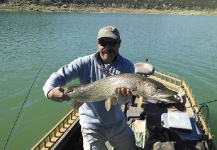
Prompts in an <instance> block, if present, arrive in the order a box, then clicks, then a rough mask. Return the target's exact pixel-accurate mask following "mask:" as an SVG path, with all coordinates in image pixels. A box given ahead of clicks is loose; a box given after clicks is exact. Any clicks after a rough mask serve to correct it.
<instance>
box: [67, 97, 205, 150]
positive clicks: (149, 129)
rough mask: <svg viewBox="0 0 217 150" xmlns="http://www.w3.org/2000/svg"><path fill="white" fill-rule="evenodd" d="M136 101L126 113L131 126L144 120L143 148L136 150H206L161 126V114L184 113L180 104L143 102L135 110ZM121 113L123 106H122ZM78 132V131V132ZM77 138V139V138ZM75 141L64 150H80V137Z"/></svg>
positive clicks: (110, 149)
mask: <svg viewBox="0 0 217 150" xmlns="http://www.w3.org/2000/svg"><path fill="white" fill-rule="evenodd" d="M137 102H138V99H137V98H136V100H135V101H134V102H133V104H132V103H131V106H130V107H129V109H128V110H127V111H126V117H127V118H128V124H129V125H130V124H132V123H133V122H135V121H136V120H146V131H145V132H146V133H145V136H146V140H145V141H146V143H145V146H144V147H138V150H142V149H145V150H153V149H155V150H157V149H159V150H173V149H174V150H175V149H177V150H192V149H199V150H206V149H208V148H207V145H206V142H205V141H203V140H191V141H189V140H184V139H182V138H181V137H180V136H179V135H178V134H177V133H176V132H174V131H173V130H170V129H167V128H165V127H163V126H162V118H161V117H162V114H164V113H167V112H168V111H172V112H185V111H186V110H185V106H184V105H183V104H182V103H170V104H167V103H150V102H143V104H142V106H141V108H140V109H138V108H137ZM122 109H123V111H124V110H125V106H124V105H123V106H122ZM79 132H80V131H79ZM78 137H79V138H78ZM76 138H77V141H76V142H73V143H71V145H68V148H65V150H68V149H73V150H82V149H83V147H82V145H83V144H82V136H81V133H79V136H76ZM106 145H107V147H108V150H113V148H112V147H111V145H110V144H109V142H106Z"/></svg>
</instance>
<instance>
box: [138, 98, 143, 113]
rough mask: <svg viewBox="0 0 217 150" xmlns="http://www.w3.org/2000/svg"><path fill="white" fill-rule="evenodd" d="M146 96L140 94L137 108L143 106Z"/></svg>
mask: <svg viewBox="0 0 217 150" xmlns="http://www.w3.org/2000/svg"><path fill="white" fill-rule="evenodd" d="M143 99H144V97H143V96H139V99H138V102H137V109H138V110H139V109H141V107H142V102H143Z"/></svg>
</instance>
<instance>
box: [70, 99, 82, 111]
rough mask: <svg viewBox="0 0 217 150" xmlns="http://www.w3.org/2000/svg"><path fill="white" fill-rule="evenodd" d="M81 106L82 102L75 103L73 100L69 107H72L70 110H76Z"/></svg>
mask: <svg viewBox="0 0 217 150" xmlns="http://www.w3.org/2000/svg"><path fill="white" fill-rule="evenodd" d="M83 104H84V103H82V102H77V101H75V100H73V101H72V104H71V107H72V109H74V110H78V109H79V107H80V106H81V105H83Z"/></svg>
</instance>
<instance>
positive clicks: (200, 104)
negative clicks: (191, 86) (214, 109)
mask: <svg viewBox="0 0 217 150" xmlns="http://www.w3.org/2000/svg"><path fill="white" fill-rule="evenodd" d="M213 102H217V99H216V100H212V101H208V102H204V103H200V104H199V105H204V104H208V103H213Z"/></svg>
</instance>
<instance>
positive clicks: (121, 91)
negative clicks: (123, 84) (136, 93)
mask: <svg viewBox="0 0 217 150" xmlns="http://www.w3.org/2000/svg"><path fill="white" fill-rule="evenodd" d="M117 92H118V94H122V95H123V96H124V97H131V96H132V95H133V94H132V92H131V90H130V89H127V88H119V89H118V90H117Z"/></svg>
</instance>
